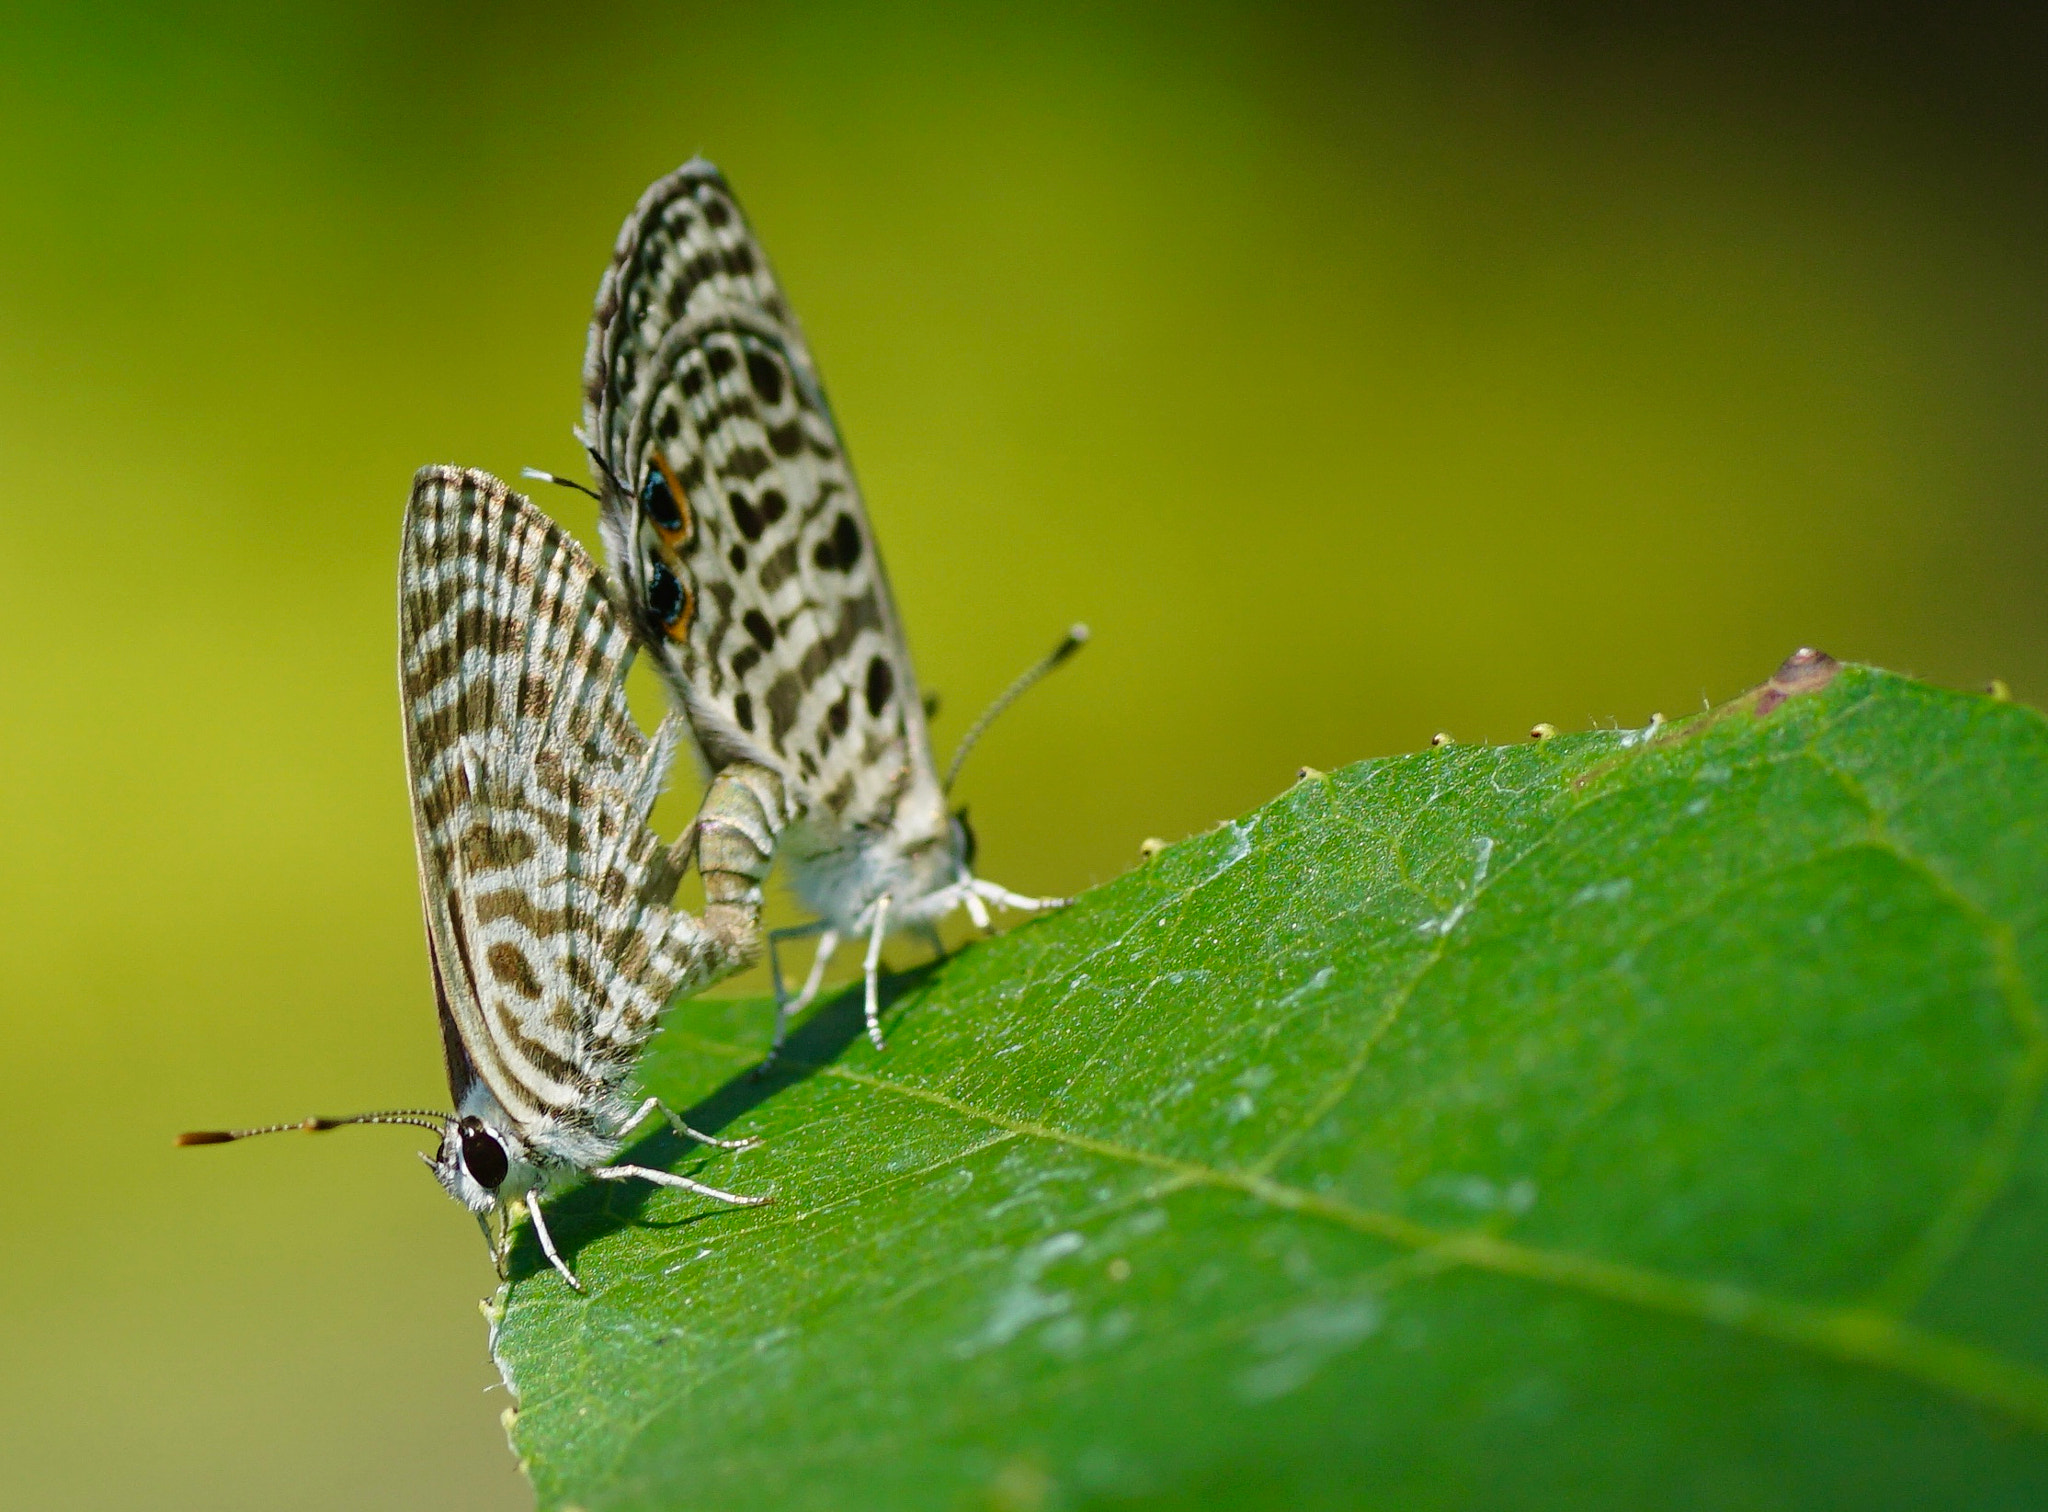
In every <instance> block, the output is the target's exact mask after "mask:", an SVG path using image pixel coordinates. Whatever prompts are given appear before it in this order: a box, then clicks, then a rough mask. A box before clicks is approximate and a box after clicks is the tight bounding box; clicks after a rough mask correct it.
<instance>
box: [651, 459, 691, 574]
mask: <svg viewBox="0 0 2048 1512" xmlns="http://www.w3.org/2000/svg"><path fill="white" fill-rule="evenodd" d="M648 460H649V461H651V462H652V463H653V464H654V467H653V469H652V470H651V471H650V472H649V473H648V474H647V478H646V481H644V482H643V483H642V484H641V485H640V512H641V514H642V515H644V516H645V517H646V520H647V523H648V524H650V525H652V526H653V527H654V529H655V533H656V534H657V535H659V536H660V537H661V539H662V544H664V545H666V546H668V547H669V548H670V549H671V550H674V549H677V548H680V547H682V546H684V545H686V544H688V542H689V539H690V537H691V535H692V534H694V532H695V527H696V522H695V521H694V520H692V519H691V518H690V496H689V495H688V494H687V493H685V492H684V491H683V485H682V484H680V483H678V482H677V481H676V475H675V473H674V472H673V471H672V470H671V469H670V467H669V465H668V459H667V458H666V457H664V456H662V454H661V453H660V452H658V451H655V452H649V453H648Z"/></svg>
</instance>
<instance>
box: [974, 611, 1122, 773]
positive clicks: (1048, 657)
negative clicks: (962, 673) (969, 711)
mask: <svg viewBox="0 0 2048 1512" xmlns="http://www.w3.org/2000/svg"><path fill="white" fill-rule="evenodd" d="M1087 644H1088V627H1087V626H1086V625H1072V626H1069V627H1068V629H1067V634H1066V638H1065V639H1064V640H1062V641H1061V642H1060V643H1059V644H1058V645H1057V646H1054V647H1053V648H1052V650H1050V651H1048V652H1047V653H1046V654H1045V655H1044V656H1042V657H1040V658H1039V659H1038V660H1037V661H1035V662H1033V663H1032V664H1031V665H1030V666H1029V667H1027V668H1025V669H1024V672H1023V675H1022V676H1020V677H1019V678H1018V679H1017V680H1016V681H1015V682H1013V683H1011V684H1010V686H1009V687H1007V688H1005V689H1003V691H1002V692H1000V693H998V694H997V695H996V701H995V702H994V703H992V704H990V705H989V706H988V707H987V708H986V709H983V710H982V711H981V718H979V719H977V720H975V721H974V723H973V724H971V725H969V726H968V727H967V733H966V734H965V735H962V736H961V737H960V744H959V745H957V746H955V747H954V748H953V759H952V760H951V761H949V762H947V763H946V779H945V782H944V784H943V786H944V787H945V790H946V791H947V792H949V793H950V792H952V791H953V779H954V778H956V777H958V776H959V775H960V768H961V766H962V765H964V764H965V762H966V760H967V753H968V752H969V751H971V750H973V749H974V743H975V742H976V741H978V740H980V739H981V737H982V736H983V735H984V734H986V733H987V732H988V727H989V726H990V725H992V724H994V723H995V722H996V716H997V715H998V714H1000V713H1002V712H1003V710H1005V709H1007V708H1009V707H1010V705H1011V704H1013V703H1015V702H1016V701H1017V700H1018V699H1019V698H1021V697H1023V695H1024V690H1025V689H1026V688H1029V687H1030V686H1031V685H1032V684H1033V683H1035V682H1037V681H1038V680H1039V679H1040V678H1041V677H1043V676H1045V674H1046V673H1048V672H1050V671H1051V670H1052V669H1053V668H1054V667H1057V666H1058V665H1059V664H1060V663H1061V662H1063V661H1065V660H1066V659H1067V658H1068V657H1070V656H1072V655H1073V654H1074V653H1075V652H1076V651H1078V650H1080V649H1081V648H1082V647H1083V646H1085V645H1087Z"/></svg>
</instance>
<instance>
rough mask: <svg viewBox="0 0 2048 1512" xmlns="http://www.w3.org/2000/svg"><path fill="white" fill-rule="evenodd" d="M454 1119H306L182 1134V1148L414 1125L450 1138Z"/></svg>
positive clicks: (403, 1115) (414, 1113)
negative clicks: (357, 1126) (372, 1126)
mask: <svg viewBox="0 0 2048 1512" xmlns="http://www.w3.org/2000/svg"><path fill="white" fill-rule="evenodd" d="M454 1121H455V1120H454V1117H453V1115H451V1114H447V1113H434V1112H430V1111H429V1110H427V1109H425V1108H393V1109H391V1110H389V1111H388V1112H384V1113H356V1114H353V1115H351V1116H350V1117H348V1118H305V1119H301V1120H300V1121H299V1122H297V1123H281V1124H265V1125H264V1126H263V1127H262V1128H260V1129H195V1130H193V1131H192V1132H191V1133H189V1134H180V1135H179V1136H178V1138H177V1141H176V1142H177V1143H178V1144H180V1145H213V1144H232V1143H233V1142H234V1141H236V1140H237V1139H253V1138H255V1137H256V1136H257V1135H258V1134H289V1133H291V1132H292V1131H293V1130H294V1129H296V1130H298V1131H300V1132H301V1133H305V1134H323V1133H325V1132H326V1131H327V1130H329V1129H339V1128H341V1127H343V1126H344V1125H346V1124H410V1125H412V1126H413V1127H414V1128H416V1129H429V1130H431V1131H433V1132H434V1133H436V1134H446V1133H447V1132H448V1125H449V1124H451V1123H453V1122H454Z"/></svg>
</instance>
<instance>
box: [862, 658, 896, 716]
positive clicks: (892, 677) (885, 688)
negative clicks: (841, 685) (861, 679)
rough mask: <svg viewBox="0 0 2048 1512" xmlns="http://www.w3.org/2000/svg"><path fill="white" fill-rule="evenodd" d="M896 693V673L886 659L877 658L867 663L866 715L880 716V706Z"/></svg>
mask: <svg viewBox="0 0 2048 1512" xmlns="http://www.w3.org/2000/svg"><path fill="white" fill-rule="evenodd" d="M895 691H896V673H895V670H894V669H893V668H892V667H890V665H889V661H888V658H887V657H883V656H878V657H876V658H875V659H874V660H873V661H871V662H869V663H868V687H867V695H868V713H870V714H873V715H875V716H877V717H879V716H880V715H881V712H882V706H883V705H884V704H886V703H888V701H889V696H890V695H891V694H892V693H894V692H895Z"/></svg>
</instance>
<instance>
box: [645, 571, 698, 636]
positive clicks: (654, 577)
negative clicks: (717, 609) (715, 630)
mask: <svg viewBox="0 0 2048 1512" xmlns="http://www.w3.org/2000/svg"><path fill="white" fill-rule="evenodd" d="M648 569H649V570H648V573H647V612H648V613H649V614H650V615H652V616H653V618H654V622H655V623H656V624H657V625H659V626H661V629H662V632H663V633H664V634H666V635H667V636H668V637H669V639H671V640H681V639H682V638H683V636H684V635H685V634H687V633H688V632H689V629H690V610H691V608H692V605H691V603H690V590H689V589H687V588H685V587H684V586H683V581H682V579H681V578H679V577H677V576H676V575H675V574H674V573H673V572H671V571H669V566H668V563H666V562H664V561H663V560H662V559H661V558H660V557H655V558H653V559H652V560H651V561H650V562H649V564H648Z"/></svg>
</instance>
